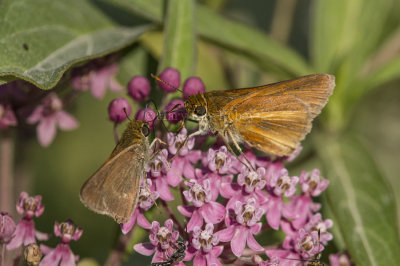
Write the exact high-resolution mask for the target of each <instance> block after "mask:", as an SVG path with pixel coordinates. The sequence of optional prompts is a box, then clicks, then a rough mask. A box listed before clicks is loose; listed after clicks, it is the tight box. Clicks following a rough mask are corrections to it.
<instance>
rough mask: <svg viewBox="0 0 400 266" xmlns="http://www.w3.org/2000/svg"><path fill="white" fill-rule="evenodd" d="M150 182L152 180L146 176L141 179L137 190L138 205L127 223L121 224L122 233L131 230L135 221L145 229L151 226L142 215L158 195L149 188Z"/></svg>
mask: <svg viewBox="0 0 400 266" xmlns="http://www.w3.org/2000/svg"><path fill="white" fill-rule="evenodd" d="M145 182H146V183H145ZM151 184H152V182H151V179H149V178H147V179H146V181H142V184H141V185H140V190H139V199H138V206H137V207H136V210H135V211H134V212H133V213H132V215H131V218H130V220H129V221H128V222H127V223H123V224H121V231H122V233H123V234H126V233H128V232H129V231H131V230H132V228H133V226H134V225H135V223H136V221H137V223H138V224H139V225H140V226H141V227H143V228H145V229H150V228H151V224H150V223H149V221H147V219H146V217H145V216H144V215H143V213H144V212H145V211H147V210H149V209H150V208H151V207H152V206H153V205H154V202H155V200H156V199H158V197H159V194H158V192H156V191H151V190H150V187H151Z"/></svg>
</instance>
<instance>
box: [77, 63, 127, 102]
mask: <svg viewBox="0 0 400 266" xmlns="http://www.w3.org/2000/svg"><path fill="white" fill-rule="evenodd" d="M81 71H82V70H77V71H75V73H74V74H73V77H72V79H71V84H72V87H74V88H75V89H76V90H78V91H85V90H87V89H90V91H91V92H92V95H93V97H94V98H96V99H102V98H103V97H104V94H105V93H106V89H107V87H109V88H110V90H111V91H113V92H118V93H120V92H122V91H123V87H122V85H121V84H119V83H118V81H117V80H116V79H115V74H116V73H117V71H118V65H117V64H111V65H106V66H101V67H99V66H95V69H92V70H91V71H90V72H89V73H88V74H83V75H82V74H81Z"/></svg>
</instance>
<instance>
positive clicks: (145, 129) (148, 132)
mask: <svg viewBox="0 0 400 266" xmlns="http://www.w3.org/2000/svg"><path fill="white" fill-rule="evenodd" d="M142 134H143V136H145V137H147V136H148V135H149V134H150V129H149V127H148V126H147V125H144V126H143V127H142Z"/></svg>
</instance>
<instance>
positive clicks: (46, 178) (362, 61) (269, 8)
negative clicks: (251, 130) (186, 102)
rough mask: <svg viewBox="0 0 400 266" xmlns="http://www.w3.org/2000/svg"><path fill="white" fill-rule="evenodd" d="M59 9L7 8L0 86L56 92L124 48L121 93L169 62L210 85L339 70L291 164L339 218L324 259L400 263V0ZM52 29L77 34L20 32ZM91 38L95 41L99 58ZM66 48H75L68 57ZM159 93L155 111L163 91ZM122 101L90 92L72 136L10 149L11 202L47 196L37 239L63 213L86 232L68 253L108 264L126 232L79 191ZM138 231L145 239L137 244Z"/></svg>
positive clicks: (97, 4)
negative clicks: (321, 189) (74, 72)
mask: <svg viewBox="0 0 400 266" xmlns="http://www.w3.org/2000/svg"><path fill="white" fill-rule="evenodd" d="M63 2H64V1H59V0H53V1H51V2H50V1H45V0H40V1H37V2H36V3H32V2H30V1H28V0H22V1H19V5H20V7H21V8H20V9H19V11H18V15H17V14H14V13H13V12H14V9H13V7H14V6H13V5H14V4H15V3H13V1H12V0H6V1H3V2H2V3H0V36H13V37H10V38H4V41H3V44H5V47H6V48H7V49H1V51H0V84H1V83H3V82H6V81H9V80H13V79H15V78H17V77H18V78H23V79H26V80H28V81H30V82H33V83H35V84H36V85H38V86H40V87H41V88H43V89H50V88H52V87H53V86H54V85H55V84H56V83H57V82H58V81H59V79H60V78H61V76H62V75H63V74H64V73H66V76H68V70H69V69H70V68H71V66H74V65H77V64H81V63H84V62H86V61H87V60H90V59H92V58H96V57H101V56H103V55H105V54H108V53H111V52H116V51H119V52H118V53H117V54H118V58H119V59H118V62H119V64H120V70H119V72H118V74H117V78H118V80H119V81H120V82H121V84H123V85H124V86H125V85H126V84H127V82H128V81H129V79H130V78H131V77H132V76H134V75H137V74H141V75H149V73H150V72H152V73H157V72H159V71H160V70H162V69H163V68H165V67H166V66H173V67H176V68H178V69H179V70H180V71H181V73H182V76H183V78H186V77H188V76H190V75H197V76H199V77H201V79H202V80H203V81H204V83H205V84H206V88H207V90H216V89H230V88H239V87H252V86H256V85H262V84H266V83H271V82H275V81H280V80H285V79H289V78H292V77H297V76H301V75H306V74H311V73H330V74H334V75H335V76H336V84H337V86H336V88H335V91H334V94H333V96H332V97H331V99H330V101H329V102H328V105H327V107H326V108H325V109H324V111H323V114H322V115H321V116H320V117H319V118H318V121H314V127H313V131H312V132H311V134H310V135H309V136H308V137H307V139H306V140H305V141H304V143H303V144H304V147H305V148H304V150H303V152H302V155H301V156H300V157H299V158H298V159H297V160H296V161H295V162H294V163H293V164H291V165H289V169H291V170H292V172H291V174H298V173H299V171H300V170H301V169H305V170H311V169H313V168H320V169H321V171H322V173H323V175H324V176H325V177H326V178H327V179H329V180H330V182H331V185H330V187H329V189H328V190H327V191H326V192H325V193H324V196H323V197H322V198H321V202H322V203H323V213H324V217H325V218H330V219H332V220H333V221H334V223H335V224H334V227H333V229H332V231H333V233H334V238H335V239H334V243H333V245H332V247H330V249H329V251H335V252H336V251H348V252H349V254H350V255H351V258H352V260H353V261H354V262H355V263H356V264H357V265H395V264H393V262H396V261H397V262H398V261H399V260H400V258H399V254H398V250H400V245H399V231H398V225H399V223H398V217H397V213H398V207H397V206H399V203H400V196H399V195H400V193H399V192H400V179H399V178H398V177H399V171H400V165H399V158H400V119H399V117H400V90H399V88H400V16H399V15H398V14H400V1H397V0H382V1H375V0H352V1H348V0H324V1H321V0H314V1H311V0H307V1H305V0H303V1H298V0H297V1H296V0H276V1H272V0H271V1H265V0H252V1H240V0H226V1H224V0H204V1H197V2H196V1H191V0H187V1H183V0H181V1H179V0H171V1H161V0H159V1H158V0H141V1H139V0H109V1H106V0H104V1H97V0H81V1H78V0H74V1H71V2H70V3H69V4H68V5H65V4H63ZM57 12H60V14H61V13H65V14H67V15H68V16H71V17H68V16H67V15H66V16H63V15H60V16H57ZM33 13H35V14H39V15H38V16H36V17H35V19H34V20H33V21H28V20H26V19H25V18H26V17H30V16H29V14H33ZM13 14H14V15H13ZM52 14H53V15H52ZM11 22H13V23H14V24H13V23H11ZM9 25H14V27H8V26H9ZM43 25H45V26H46V25H47V26H49V28H51V26H53V25H62V26H63V27H65V28H67V29H73V30H71V32H73V33H70V32H68V31H60V32H57V30H55V33H57V34H54V35H52V34H49V32H41V33H29V34H28V33H24V31H23V30H24V29H28V28H30V27H32V28H33V27H41V26H43ZM143 25H150V28H141V26H143ZM15 32H19V33H21V32H22V33H21V35H23V37H24V38H22V40H24V41H25V42H26V41H28V42H29V44H30V45H31V46H30V47H32V48H30V51H29V54H28V55H26V54H24V55H21V51H19V50H20V49H19V50H18V49H17V48H18V47H19V48H20V41H21V39H19V37H15V36H17V35H13V34H14V33H15ZM141 33H143V34H142V35H140V34H141ZM58 34H59V35H58ZM18 36H19V35H18ZM85 38H87V39H89V40H91V41H92V43H91V45H92V48H93V49H92V50H91V51H90V52H88V51H87V46H86V44H87V43H85ZM82 40H83V41H82ZM69 43H74V45H72V47H69V48H68V49H65V51H61V50H62V49H60V47H64V46H65V45H66V44H69ZM16 47H17V48H16ZM35 49H37V51H38V52H37V51H36V50H35ZM60 51H61V52H60ZM50 55H52V56H50ZM38 65H40V66H43V68H42V69H40V71H42V72H40V71H39V70H38V69H37V66H38ZM153 84H154V82H153ZM152 90H153V91H152V96H153V98H154V99H156V100H157V101H158V103H159V101H160V93H159V91H158V89H157V88H156V87H154V86H153V88H152ZM117 96H121V95H117V94H115V93H111V92H108V93H107V94H106V97H105V98H104V99H102V100H100V101H99V100H95V99H94V98H93V97H92V96H91V95H90V93H89V92H86V93H82V94H81V95H80V97H78V99H77V100H76V101H75V102H74V103H73V104H72V105H71V106H70V107H69V109H68V111H69V112H71V113H72V114H73V115H74V116H75V117H76V118H77V119H78V120H79V122H80V127H79V128H78V129H77V130H75V131H72V132H60V131H59V132H58V133H57V137H56V139H55V141H54V143H53V144H52V145H51V146H50V147H48V148H42V147H40V146H39V144H38V142H37V141H36V139H35V136H34V131H33V130H32V131H30V132H23V133H21V132H20V133H19V134H18V136H16V145H15V146H16V147H15V148H16V150H15V162H16V163H15V186H16V187H15V196H16V197H18V195H19V193H20V191H22V190H27V191H29V192H30V193H32V194H41V195H42V196H43V203H44V205H45V212H44V214H43V216H42V217H40V218H38V219H37V220H36V221H37V222H36V224H37V227H38V228H39V230H41V231H45V232H51V231H52V228H53V223H54V220H57V221H63V220H65V219H67V218H71V219H73V220H74V221H75V222H76V224H77V225H79V226H80V227H83V228H84V233H83V236H82V238H81V239H80V240H79V241H78V242H76V243H72V244H71V246H72V249H73V251H74V252H75V253H76V254H79V255H80V256H81V258H86V257H91V258H94V259H95V260H97V262H98V263H99V264H103V263H104V262H105V260H106V258H107V256H108V252H109V250H110V249H111V248H112V247H113V245H114V243H115V240H116V236H117V232H118V230H119V227H118V226H116V224H115V223H114V222H113V221H112V220H111V219H110V218H108V217H105V216H102V215H97V214H94V213H93V212H91V211H89V210H88V209H86V208H85V207H84V206H83V205H82V204H81V203H80V201H79V196H78V194H79V190H80V187H81V185H82V184H83V182H84V181H85V180H86V179H87V178H88V177H90V176H91V174H92V173H93V172H94V171H95V170H96V169H97V168H98V167H99V166H100V165H101V164H102V163H103V162H104V160H105V159H106V158H107V157H108V155H109V154H110V152H111V151H112V149H113V147H114V138H113V133H112V124H111V123H110V122H109V121H107V106H108V103H109V101H110V100H111V99H113V98H115V97H117ZM174 96H177V95H173V96H170V97H174ZM134 105H135V103H134ZM136 108H137V105H136ZM121 128H123V126H122V127H121ZM156 212H157V211H156ZM155 215H158V214H157V213H156V214H155ZM143 236H144V234H143V232H141V231H136V233H135V236H134V238H135V240H134V241H143V240H142V239H141V238H142V237H143ZM57 241H58V240H55V239H52V240H51V241H50V242H47V243H48V244H49V245H50V246H55V244H56V243H57ZM145 241H147V239H145ZM130 247H131V246H130ZM133 260H135V264H136V262H137V263H138V265H139V264H140V263H141V262H143V263H145V262H146V263H148V262H149V258H144V257H143V256H138V255H134V256H130V257H129V259H128V260H127V261H126V264H127V265H129V264H132V261H133ZM139 260H141V261H139Z"/></svg>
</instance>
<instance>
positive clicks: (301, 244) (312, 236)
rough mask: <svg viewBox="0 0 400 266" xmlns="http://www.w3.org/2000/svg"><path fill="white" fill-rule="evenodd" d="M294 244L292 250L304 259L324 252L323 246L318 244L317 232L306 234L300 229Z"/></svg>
mask: <svg viewBox="0 0 400 266" xmlns="http://www.w3.org/2000/svg"><path fill="white" fill-rule="evenodd" d="M294 243H295V246H294V249H295V250H296V251H297V253H299V254H301V256H302V257H303V258H305V259H308V258H311V257H312V256H314V255H316V254H318V253H319V252H321V251H322V250H324V246H323V245H322V244H321V243H320V242H319V239H318V232H317V231H312V232H311V233H308V232H306V231H305V230H304V229H300V230H299V232H298V235H297V237H296V238H295V239H294Z"/></svg>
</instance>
